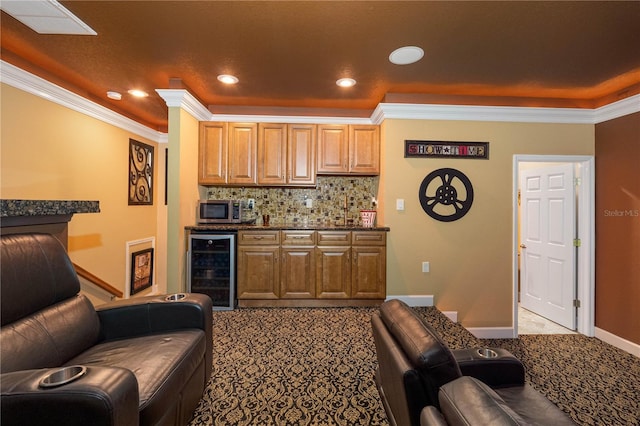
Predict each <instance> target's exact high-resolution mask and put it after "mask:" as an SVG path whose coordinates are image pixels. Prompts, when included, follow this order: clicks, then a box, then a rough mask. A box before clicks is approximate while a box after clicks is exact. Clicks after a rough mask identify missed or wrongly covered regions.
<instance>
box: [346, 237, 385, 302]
mask: <svg viewBox="0 0 640 426" xmlns="http://www.w3.org/2000/svg"><path fill="white" fill-rule="evenodd" d="M352 256H353V265H352V275H351V297H352V298H353V299H384V298H385V297H386V295H387V294H386V293H387V289H386V279H387V278H386V274H387V267H386V265H387V261H386V247H380V246H377V247H364V246H354V247H353V248H352Z"/></svg>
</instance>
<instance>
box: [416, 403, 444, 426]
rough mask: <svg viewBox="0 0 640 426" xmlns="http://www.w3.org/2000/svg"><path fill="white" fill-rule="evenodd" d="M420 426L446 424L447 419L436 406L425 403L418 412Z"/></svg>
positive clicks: (442, 425) (440, 425) (441, 425)
mask: <svg viewBox="0 0 640 426" xmlns="http://www.w3.org/2000/svg"><path fill="white" fill-rule="evenodd" d="M420 426H447V421H446V420H445V419H444V417H443V416H442V414H441V413H440V411H438V409H437V408H436V407H434V406H433V405H427V406H426V407H424V408H423V409H422V412H421V413H420Z"/></svg>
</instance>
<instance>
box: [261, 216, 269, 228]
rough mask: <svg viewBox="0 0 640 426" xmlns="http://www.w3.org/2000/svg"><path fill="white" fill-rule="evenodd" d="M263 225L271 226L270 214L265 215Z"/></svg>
mask: <svg viewBox="0 0 640 426" xmlns="http://www.w3.org/2000/svg"><path fill="white" fill-rule="evenodd" d="M262 225H264V226H269V215H268V214H263V215H262Z"/></svg>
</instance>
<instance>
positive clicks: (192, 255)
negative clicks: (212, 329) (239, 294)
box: [187, 234, 235, 310]
mask: <svg viewBox="0 0 640 426" xmlns="http://www.w3.org/2000/svg"><path fill="white" fill-rule="evenodd" d="M234 243H235V236H234V235H227V234H225V235H197V234H194V235H190V236H189V256H188V276H187V282H188V286H189V288H188V291H190V292H193V293H203V294H206V295H208V296H209V297H210V298H211V301H212V302H213V308H214V309H219V310H224V309H227V310H231V309H233V308H234V300H235V294H234V289H235V245H234Z"/></svg>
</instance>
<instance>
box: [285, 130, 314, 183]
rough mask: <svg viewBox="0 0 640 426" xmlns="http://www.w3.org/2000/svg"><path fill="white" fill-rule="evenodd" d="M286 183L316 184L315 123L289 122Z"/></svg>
mask: <svg viewBox="0 0 640 426" xmlns="http://www.w3.org/2000/svg"><path fill="white" fill-rule="evenodd" d="M287 183H289V184H291V185H315V184H316V125H315V124H289V132H288V138H287Z"/></svg>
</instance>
